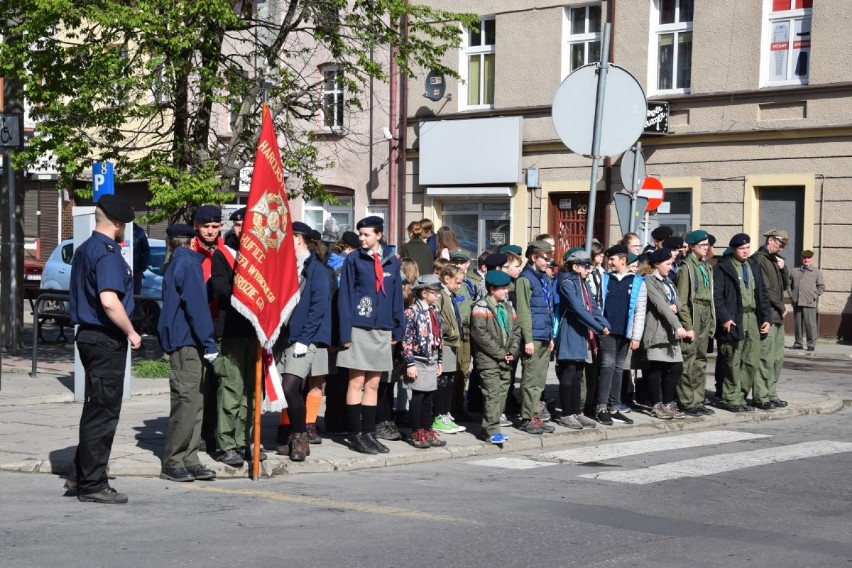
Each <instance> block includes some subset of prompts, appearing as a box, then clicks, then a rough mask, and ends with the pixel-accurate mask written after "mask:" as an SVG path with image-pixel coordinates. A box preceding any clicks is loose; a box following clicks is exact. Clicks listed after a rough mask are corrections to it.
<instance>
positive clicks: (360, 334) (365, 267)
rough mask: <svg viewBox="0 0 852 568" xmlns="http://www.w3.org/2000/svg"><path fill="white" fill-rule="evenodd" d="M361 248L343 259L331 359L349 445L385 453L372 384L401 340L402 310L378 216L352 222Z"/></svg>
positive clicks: (393, 258) (398, 281)
mask: <svg viewBox="0 0 852 568" xmlns="http://www.w3.org/2000/svg"><path fill="white" fill-rule="evenodd" d="M356 228H357V230H358V240H359V243H360V244H361V248H360V249H358V250H355V251H352V252H351V253H350V254H348V255H347V256H346V260H345V261H344V262H343V270H342V271H341V274H340V290H339V292H338V296H337V308H338V312H339V317H340V324H339V325H340V343H341V351H340V353H339V354H338V358H337V364H338V365H339V366H341V367H346V368H348V369H349V389H348V390H347V393H346V413H347V419H348V422H349V433H350V440H349V441H350V444H351V447H352V449H354V450H355V451H357V452H361V453H365V454H375V453H378V452H381V453H386V452H388V451H389V450H388V448H387V447H386V446H385V445H383V444H381V443H380V442H379V441H378V440H377V439H376V435H375V429H376V403H377V399H378V387H379V381H380V379H381V374H382V372H383V371H388V372H389V371H391V369H392V368H393V354H392V346H393V345H394V344H396V343H397V342H398V341H401V340H402V335H403V331H404V327H405V313H404V309H403V304H402V280H401V278H400V271H399V260H397V258H396V255H394V254H389V255H385V254H384V252H383V249H382V246H381V239H382V235H383V231H384V221H383V220H382V218H381V217H375V216H372V217H366V218H364V219H361V220H360V221H358V224H357V225H356Z"/></svg>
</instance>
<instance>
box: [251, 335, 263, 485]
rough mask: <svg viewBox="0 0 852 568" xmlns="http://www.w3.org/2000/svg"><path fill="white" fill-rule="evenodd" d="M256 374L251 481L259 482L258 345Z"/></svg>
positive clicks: (260, 393) (260, 353) (260, 355)
mask: <svg viewBox="0 0 852 568" xmlns="http://www.w3.org/2000/svg"><path fill="white" fill-rule="evenodd" d="M255 365H256V367H255V373H254V435H253V436H252V440H253V443H252V452H251V479H252V481H257V478H258V477H259V473H260V407H261V405H262V404H263V389H262V386H261V385H263V376H264V375H263V374H264V373H265V372H266V369H264V367H263V347H261V345H260V343H258V345H257V361H256V362H255Z"/></svg>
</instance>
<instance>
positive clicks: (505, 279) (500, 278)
mask: <svg viewBox="0 0 852 568" xmlns="http://www.w3.org/2000/svg"><path fill="white" fill-rule="evenodd" d="M511 283H512V278H511V277H510V276H509V275H508V274H507V273H505V272H503V271H502V270H489V271H488V274H486V275H485V285H486V286H508V285H509V284H511Z"/></svg>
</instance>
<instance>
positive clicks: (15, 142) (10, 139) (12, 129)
mask: <svg viewBox="0 0 852 568" xmlns="http://www.w3.org/2000/svg"><path fill="white" fill-rule="evenodd" d="M22 123H23V117H22V116H21V115H20V114H0V150H5V149H8V148H23V147H24V137H23V128H21V127H22Z"/></svg>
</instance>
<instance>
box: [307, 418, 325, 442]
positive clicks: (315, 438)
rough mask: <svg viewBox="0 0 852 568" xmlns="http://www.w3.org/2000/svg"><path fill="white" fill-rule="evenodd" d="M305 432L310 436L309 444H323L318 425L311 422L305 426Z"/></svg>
mask: <svg viewBox="0 0 852 568" xmlns="http://www.w3.org/2000/svg"><path fill="white" fill-rule="evenodd" d="M305 431H306V432H307V434H308V442H309V443H311V444H322V438H320V435H319V433H318V432H317V423H316V422H309V423H308V424H305Z"/></svg>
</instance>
